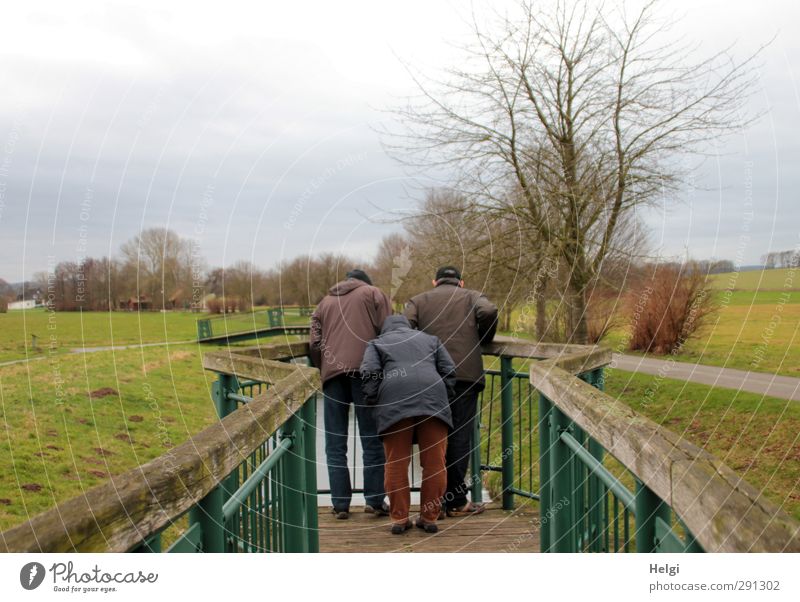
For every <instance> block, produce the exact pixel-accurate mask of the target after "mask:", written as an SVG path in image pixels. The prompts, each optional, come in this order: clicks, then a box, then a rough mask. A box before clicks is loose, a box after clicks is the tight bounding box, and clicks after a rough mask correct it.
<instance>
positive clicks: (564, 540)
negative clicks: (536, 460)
mask: <svg viewBox="0 0 800 602" xmlns="http://www.w3.org/2000/svg"><path fill="white" fill-rule="evenodd" d="M551 415H552V416H551V422H550V429H551V435H550V436H551V438H552V439H551V440H552V445H551V447H550V475H551V490H552V496H553V498H552V499H553V505H554V508H553V513H552V516H551V518H550V521H551V523H552V526H553V531H552V533H551V538H552V540H551V542H550V548H551V550H552V551H554V552H575V551H576V549H575V540H574V538H573V537H572V534H573V528H572V527H573V525H572V508H570V506H574V504H575V503H576V501H577V500H575V499H574V497H573V493H574V484H573V482H572V470H571V467H572V456H573V453H572V450H570V448H569V447H568V446H567V444H566V443H564V442H563V441H561V433H563V432H565V431H569V430H570V426H571V421H570V419H569V418H568V417H567V416H566V415H565V414H564V413H563V412H562V411H561V410H559V409H558V408H557V407H555V406H554V407H553V409H552V410H551ZM559 506H560V508H561V509H560V510H556V508H557V507H559Z"/></svg>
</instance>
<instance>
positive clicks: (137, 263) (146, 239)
mask: <svg viewBox="0 0 800 602" xmlns="http://www.w3.org/2000/svg"><path fill="white" fill-rule="evenodd" d="M121 251H122V256H123V258H124V261H125V266H124V270H123V271H124V272H126V273H128V274H130V275H132V276H133V278H134V279H133V280H132V281H131V282H134V283H135V291H132V292H135V294H136V295H137V296H138V295H143V294H144V295H148V296H150V298H151V299H152V301H153V305H154V307H157V308H161V309H163V308H166V307H167V305H168V303H167V301H168V299H169V298H170V297H171V296H172V295H173V294H174V293H175V292H176V291H177V290H178V289H180V288H181V287H188V289H189V290H191V283H192V261H193V257H192V245H191V241H190V240H189V239H185V238H181V237H180V236H178V235H177V234H176V233H175V232H173V231H172V230H167V229H165V228H149V229H147V230H143V231H142V232H141V233H140V234H138V235H137V236H135V237H134V238H132V239H131V240H129V241H128V242H126V243H124V244H123V245H122V248H121Z"/></svg>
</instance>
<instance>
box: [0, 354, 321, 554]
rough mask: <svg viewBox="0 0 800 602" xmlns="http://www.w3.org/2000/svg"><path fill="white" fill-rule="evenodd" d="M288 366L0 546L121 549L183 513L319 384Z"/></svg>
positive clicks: (13, 532)
mask: <svg viewBox="0 0 800 602" xmlns="http://www.w3.org/2000/svg"><path fill="white" fill-rule="evenodd" d="M289 368H290V369H291V370H292V372H291V374H288V375H285V377H284V378H282V379H280V380H278V381H277V382H275V384H274V385H273V386H272V387H270V388H269V389H268V390H267V391H266V392H264V393H263V394H261V395H259V396H258V397H256V398H255V399H254V400H253V401H252V402H250V403H249V404H247V405H244V406H242V407H241V408H239V409H238V410H236V411H235V412H233V413H232V414H230V415H229V416H227V417H225V418H224V419H222V420H221V421H220V422H218V423H217V424H214V425H213V426H210V427H209V428H207V429H205V430H204V431H202V432H201V433H199V434H198V435H196V436H194V437H192V438H191V439H190V440H189V441H187V442H185V443H183V444H182V445H179V446H178V447H176V448H174V449H172V450H170V451H169V452H167V453H166V454H164V455H163V456H160V457H158V458H156V459H155V460H153V461H151V462H148V463H147V464H144V465H142V466H140V467H138V468H135V469H133V470H131V471H129V472H126V473H124V474H122V475H118V476H115V477H112V478H111V479H110V481H109V482H107V483H104V484H102V485H99V486H97V487H94V488H92V489H90V490H89V491H88V492H86V493H85V494H84V495H81V496H78V497H75V498H72V499H70V500H68V501H66V502H64V503H62V504H59V505H58V506H56V507H55V508H52V509H50V510H47V511H46V512H43V513H42V514H39V515H38V516H36V517H34V518H33V519H31V520H30V521H28V522H27V523H24V524H22V525H19V526H17V527H14V528H12V529H9V530H8V531H6V532H4V533H2V534H0V552H70V551H79V552H124V551H126V550H129V549H130V548H132V547H133V546H134V545H136V544H137V543H139V542H141V541H142V540H143V539H145V538H147V537H148V536H150V535H152V534H153V533H156V532H158V531H159V530H160V529H162V528H163V527H165V526H167V525H169V524H170V523H171V522H172V521H173V520H175V519H176V518H178V517H179V516H181V515H182V514H183V513H185V512H186V511H187V510H189V508H190V507H192V506H193V505H194V504H196V503H197V502H198V501H199V500H200V499H201V498H203V497H204V496H205V495H206V494H208V492H209V491H211V490H212V489H213V488H214V487H215V486H216V485H217V484H218V483H219V482H220V481H221V480H222V479H223V478H224V477H226V476H227V475H229V474H230V473H231V472H232V471H233V470H234V469H235V468H236V467H237V466H238V465H239V464H241V462H242V460H243V458H247V457H248V456H249V455H250V454H251V453H252V452H253V451H254V450H255V449H257V448H258V447H259V446H260V445H261V444H262V443H263V442H264V441H265V440H266V439H267V437H269V436H270V435H271V434H272V433H273V432H275V430H276V429H278V427H280V425H281V424H283V423H284V422H285V421H286V419H287V418H288V417H289V416H290V415H291V414H292V413H294V412H295V411H297V410H298V409H299V408H300V407H301V406H302V405H303V403H305V401H306V400H307V399H308V398H309V397H310V396H311V395H312V394H313V393H314V392H315V391H318V390H319V386H320V383H319V373H318V371H316V370H313V369H308V368H304V367H301V366H289Z"/></svg>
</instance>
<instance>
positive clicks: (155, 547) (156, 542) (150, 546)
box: [131, 533, 161, 554]
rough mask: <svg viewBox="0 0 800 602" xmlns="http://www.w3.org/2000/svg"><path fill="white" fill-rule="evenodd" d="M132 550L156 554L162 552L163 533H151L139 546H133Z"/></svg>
mask: <svg viewBox="0 0 800 602" xmlns="http://www.w3.org/2000/svg"><path fill="white" fill-rule="evenodd" d="M131 552H136V553H143V552H144V553H146V552H152V553H154V554H158V553H160V552H161V533H156V534H155V535H151V536H150V537H148V538H147V539H145V540H144V541H143V542H142V543H140V544H139V545H138V546H136V547H135V548H133V549H132V550H131Z"/></svg>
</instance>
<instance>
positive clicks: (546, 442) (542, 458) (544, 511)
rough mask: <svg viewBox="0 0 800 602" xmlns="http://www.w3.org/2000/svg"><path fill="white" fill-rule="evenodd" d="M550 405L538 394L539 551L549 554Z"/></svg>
mask: <svg viewBox="0 0 800 602" xmlns="http://www.w3.org/2000/svg"><path fill="white" fill-rule="evenodd" d="M551 408H552V404H551V403H550V400H549V399H547V397H545V396H544V395H543V394H541V393H539V524H541V526H542V531H541V533H540V534H539V542H540V545H539V549H540V550H541V551H542V552H550V551H551V549H550V545H551V543H550V542H551V539H550V532H551V529H552V520H553V495H552V491H551V487H550V446H551V445H552V442H551V439H550V421H551V415H550V414H551V411H550V410H551Z"/></svg>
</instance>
